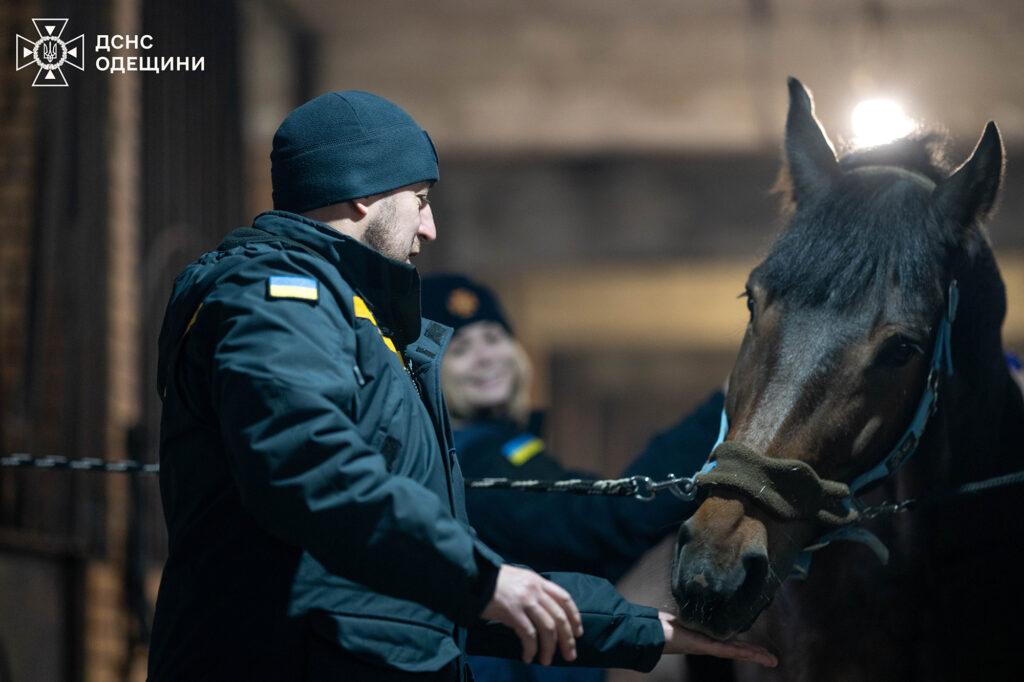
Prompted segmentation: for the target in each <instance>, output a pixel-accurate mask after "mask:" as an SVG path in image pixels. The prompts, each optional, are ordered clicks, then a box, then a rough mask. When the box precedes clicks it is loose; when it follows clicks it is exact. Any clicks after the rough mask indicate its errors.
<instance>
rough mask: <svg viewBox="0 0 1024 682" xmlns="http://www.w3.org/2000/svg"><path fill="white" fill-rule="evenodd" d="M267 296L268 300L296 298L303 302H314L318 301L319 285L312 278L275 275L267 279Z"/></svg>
mask: <svg viewBox="0 0 1024 682" xmlns="http://www.w3.org/2000/svg"><path fill="white" fill-rule="evenodd" d="M267 295H268V296H270V298H297V299H300V300H303V301H316V300H319V299H320V285H319V282H317V281H316V280H315V279H313V278H312V277H283V276H280V275H275V276H273V277H270V278H268V279H267Z"/></svg>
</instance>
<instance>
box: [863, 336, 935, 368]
mask: <svg viewBox="0 0 1024 682" xmlns="http://www.w3.org/2000/svg"><path fill="white" fill-rule="evenodd" d="M921 352H923V351H922V349H921V346H920V345H919V344H917V343H916V342H914V341H913V340H912V339H909V338H907V337H906V336H894V337H892V338H891V339H889V340H888V341H886V342H885V345H883V346H882V350H881V351H880V352H879V353H878V358H877V360H876V362H875V364H877V365H880V366H882V367H902V366H904V365H905V364H907V363H908V362H910V359H911V358H912V357H914V356H915V355H917V354H919V353H921Z"/></svg>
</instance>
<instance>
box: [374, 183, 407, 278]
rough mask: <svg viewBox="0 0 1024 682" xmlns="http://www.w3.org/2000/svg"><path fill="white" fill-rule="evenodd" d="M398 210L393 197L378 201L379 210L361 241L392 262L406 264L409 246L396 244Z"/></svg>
mask: <svg viewBox="0 0 1024 682" xmlns="http://www.w3.org/2000/svg"><path fill="white" fill-rule="evenodd" d="M397 215H398V209H397V207H396V206H395V199H394V197H385V198H383V199H381V200H380V210H378V211H377V215H375V216H374V217H373V219H372V220H371V221H370V222H369V223H368V224H367V226H366V232H365V233H364V234H363V240H364V241H365V242H366V245H367V246H369V247H370V248H371V249H373V250H374V251H376V252H377V253H379V254H381V255H382V256H387V257H388V258H390V259H392V260H397V261H402V262H403V263H404V262H406V261H407V260H408V258H409V245H408V244H399V243H398V234H397V233H398V229H397V225H396V220H395V217H396V216H397Z"/></svg>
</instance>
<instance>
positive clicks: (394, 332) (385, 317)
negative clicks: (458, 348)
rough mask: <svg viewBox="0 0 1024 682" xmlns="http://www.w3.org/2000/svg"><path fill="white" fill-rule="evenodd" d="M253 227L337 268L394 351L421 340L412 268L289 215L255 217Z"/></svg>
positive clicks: (416, 281)
mask: <svg viewBox="0 0 1024 682" xmlns="http://www.w3.org/2000/svg"><path fill="white" fill-rule="evenodd" d="M253 227H256V228H258V229H260V230H264V231H265V232H269V233H271V234H273V235H276V236H278V237H284V238H285V239H290V240H292V241H295V242H298V243H300V244H302V245H303V246H305V247H307V248H309V249H311V250H313V251H315V252H316V253H317V254H319V255H320V256H322V257H323V258H324V260H326V261H327V262H329V263H331V264H332V265H334V266H335V267H337V268H338V271H339V272H340V273H341V276H342V277H343V278H344V279H345V281H346V282H347V283H348V284H349V285H350V286H351V287H352V288H353V289H355V290H356V292H357V293H358V294H359V295H360V296H361V297H362V298H363V300H364V301H366V304H367V305H368V306H369V307H370V310H372V311H373V315H374V317H375V318H376V319H377V324H378V325H379V326H380V327H381V330H382V331H383V333H384V334H385V335H387V336H390V337H391V338H392V339H393V340H394V341H395V343H397V344H398V345H399V346H403V347H404V346H407V345H409V344H410V343H412V342H413V341H415V340H416V339H417V338H418V337H419V336H420V277H419V274H418V273H417V272H416V268H415V267H414V266H412V265H409V264H408V263H400V262H398V261H396V260H392V259H390V258H388V257H386V256H382V255H381V254H379V253H377V252H376V251H374V250H373V249H371V248H370V247H368V246H366V245H364V244H361V243H360V242H358V241H356V240H355V239H352V238H351V237H349V236H347V235H343V234H341V233H340V232H338V231H337V230H335V229H333V228H331V227H330V226H328V225H325V224H324V223H321V222H318V221H316V220H311V219H309V218H306V217H305V216H301V215H298V214H297V213H290V212H288V211H267V212H265V213H261V214H259V215H258V216H256V219H255V220H254V221H253Z"/></svg>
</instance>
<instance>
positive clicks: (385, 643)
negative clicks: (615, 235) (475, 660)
mask: <svg viewBox="0 0 1024 682" xmlns="http://www.w3.org/2000/svg"><path fill="white" fill-rule="evenodd" d="M310 619H311V624H312V628H313V632H314V633H315V635H319V636H320V637H323V638H325V639H327V640H328V641H330V642H334V643H336V644H337V646H338V647H339V648H340V649H342V650H344V651H345V652H346V653H347V654H348V655H350V656H353V657H355V658H357V659H359V660H361V661H365V662H367V663H370V664H372V665H377V666H381V667H384V668H397V669H399V670H404V671H407V672H431V671H435V670H440V669H441V668H443V667H444V666H445V664H447V663H448V662H450V661H451V660H453V659H454V658H455V657H457V656H458V655H459V653H460V652H459V648H458V646H457V645H456V644H455V642H454V641H453V640H452V633H451V632H447V631H445V630H444V629H442V628H440V627H436V626H434V625H431V624H428V623H420V622H416V621H411V620H404V619H401V618H388V617H382V616H360V615H356V614H349V613H327V612H324V611H318V612H314V613H311V614H310Z"/></svg>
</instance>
